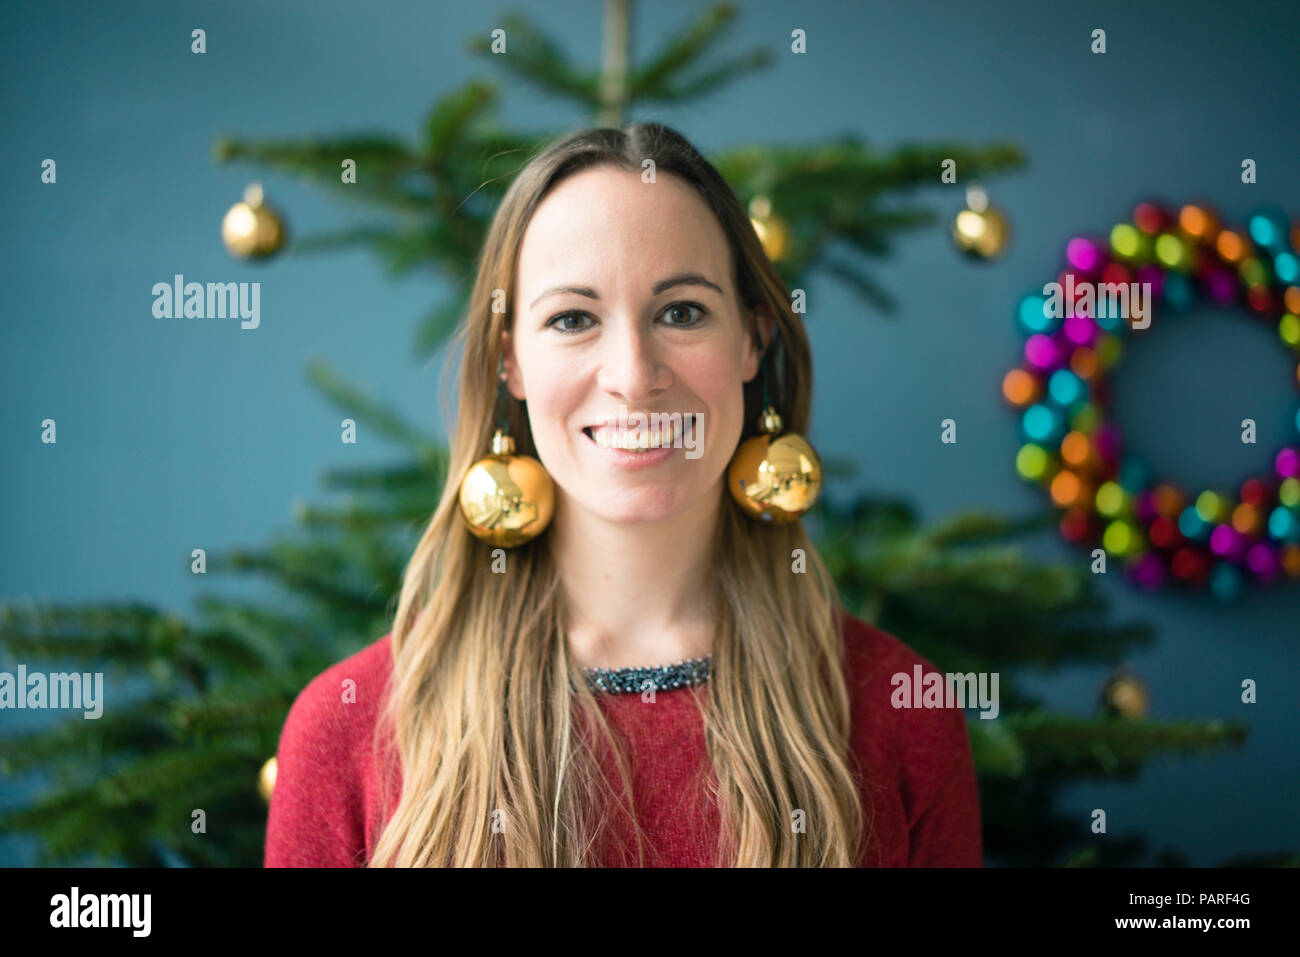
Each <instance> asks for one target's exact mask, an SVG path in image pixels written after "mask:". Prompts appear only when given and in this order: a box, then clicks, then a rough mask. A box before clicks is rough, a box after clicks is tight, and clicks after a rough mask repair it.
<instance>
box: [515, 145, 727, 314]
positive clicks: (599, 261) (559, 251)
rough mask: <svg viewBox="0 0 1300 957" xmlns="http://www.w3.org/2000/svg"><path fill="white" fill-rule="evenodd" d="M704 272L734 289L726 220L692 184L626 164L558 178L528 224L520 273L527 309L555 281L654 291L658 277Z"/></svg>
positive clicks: (608, 294) (614, 290)
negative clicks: (647, 176) (645, 178)
mask: <svg viewBox="0 0 1300 957" xmlns="http://www.w3.org/2000/svg"><path fill="white" fill-rule="evenodd" d="M684 271H692V272H701V273H703V274H704V275H706V276H707V277H708V278H710V279H712V280H713V281H714V282H716V283H717V284H718V285H720V286H721V287H722V288H723V289H727V290H731V287H732V283H731V255H730V249H729V247H728V245H727V240H726V235H725V234H724V233H723V231H722V226H721V225H720V224H719V223H718V221H717V219H716V218H715V217H714V215H713V212H712V210H710V209H709V207H708V205H707V204H706V203H705V202H704V200H703V198H702V197H701V196H700V195H699V194H698V193H697V192H696V191H695V189H694V188H693V187H692V186H690V185H689V184H688V183H686V182H684V181H683V180H681V179H679V178H678V177H676V176H673V175H671V174H664V173H660V174H659V175H658V176H657V177H656V182H654V183H644V182H642V181H641V175H640V174H639V173H636V172H629V171H627V170H621V169H614V168H612V167H601V168H598V169H591V170H584V171H583V172H581V173H576V174H574V175H573V176H570V177H568V178H566V179H564V180H562V181H561V182H560V183H558V184H557V185H556V186H555V187H554V188H553V189H552V190H551V192H549V193H548V194H547V195H546V198H545V199H543V200H542V202H541V204H540V205H539V206H538V208H537V210H536V211H535V212H534V214H533V217H532V219H531V220H530V221H529V223H528V227H527V228H526V229H525V230H524V238H523V243H522V245H521V247H520V251H519V268H518V271H517V273H516V277H515V285H516V292H517V294H518V297H519V300H518V301H519V302H520V303H521V305H522V308H523V309H525V310H526V309H528V308H529V306H530V305H531V304H532V301H533V299H535V298H536V296H537V295H538V294H539V293H541V292H542V291H543V290H545V289H547V288H550V287H551V286H553V285H556V284H557V283H562V282H563V283H573V284H580V285H591V286H594V287H595V289H596V291H597V292H598V293H599V294H600V296H601V298H602V299H610V298H612V297H615V296H619V295H622V294H623V293H624V292H626V293H628V294H634V295H638V296H648V295H649V294H650V287H651V286H652V285H653V284H654V282H655V281H656V280H658V279H662V278H664V277H665V276H668V275H671V274H673V273H677V272H684Z"/></svg>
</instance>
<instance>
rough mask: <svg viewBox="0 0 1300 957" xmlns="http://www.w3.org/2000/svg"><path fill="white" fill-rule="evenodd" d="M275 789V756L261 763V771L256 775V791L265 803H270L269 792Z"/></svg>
mask: <svg viewBox="0 0 1300 957" xmlns="http://www.w3.org/2000/svg"><path fill="white" fill-rule="evenodd" d="M274 790H275V758H271V760H269V761H267V762H266V763H265V764H264V765H262V770H261V773H259V774H258V775H257V793H258V794H260V795H262V800H263V801H265V802H266V803H267V804H270V803H271V792H272V791H274Z"/></svg>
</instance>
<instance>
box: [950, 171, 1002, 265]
mask: <svg viewBox="0 0 1300 957" xmlns="http://www.w3.org/2000/svg"><path fill="white" fill-rule="evenodd" d="M966 206H967V208H966V209H963V210H962V211H961V212H959V213H958V214H957V215H956V217H955V218H954V219H953V221H952V240H953V242H954V243H955V244H956V246H957V248H958V249H959V250H961V252H963V253H965V254H966V255H968V256H970V257H972V258H974V259H995V258H996V257H998V256H1001V255H1002V254H1003V253H1004V252H1006V251H1007V247H1008V246H1009V245H1010V244H1011V225H1010V224H1009V223H1008V222H1007V218H1006V216H1004V215H1003V214H1002V211H1001V210H999V209H997V208H996V207H994V206H990V205H989V197H988V194H987V193H986V192H984V188H983V187H982V186H979V185H978V184H972V185H970V186H968V187H967V188H966Z"/></svg>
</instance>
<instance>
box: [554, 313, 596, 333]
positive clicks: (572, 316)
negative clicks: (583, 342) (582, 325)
mask: <svg viewBox="0 0 1300 957" xmlns="http://www.w3.org/2000/svg"><path fill="white" fill-rule="evenodd" d="M590 318H591V317H590V316H589V315H587V313H585V312H562V313H560V314H559V315H556V316H552V317H551V318H550V319H548V320H547V322H546V328H547V329H550V328H552V327H554V328H555V329H557V330H558V331H559V332H562V333H565V334H566V335H572V334H573V333H575V332H583V331H585V330H584V329H563V328H560V327H559V326H557V325H556V323H557V322H560V321H562V320H564V319H590Z"/></svg>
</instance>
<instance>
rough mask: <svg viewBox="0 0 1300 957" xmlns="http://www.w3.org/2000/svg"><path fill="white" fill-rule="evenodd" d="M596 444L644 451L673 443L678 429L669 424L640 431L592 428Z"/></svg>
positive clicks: (624, 449)
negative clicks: (664, 426)
mask: <svg viewBox="0 0 1300 957" xmlns="http://www.w3.org/2000/svg"><path fill="white" fill-rule="evenodd" d="M592 437H593V438H594V439H595V440H596V444H597V445H599V446H600V447H601V448H603V449H622V450H623V451H626V452H633V451H636V452H643V451H645V450H646V449H658V448H663V447H664V446H668V445H672V444H673V440H674V439H675V438H676V437H677V430H676V429H675V428H673V426H672V425H669V426H668V428H666V429H650V430H643V431H639V432H631V431H625V432H621V433H620V432H619V431H618V430H616V429H612V428H600V429H593V430H592Z"/></svg>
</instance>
